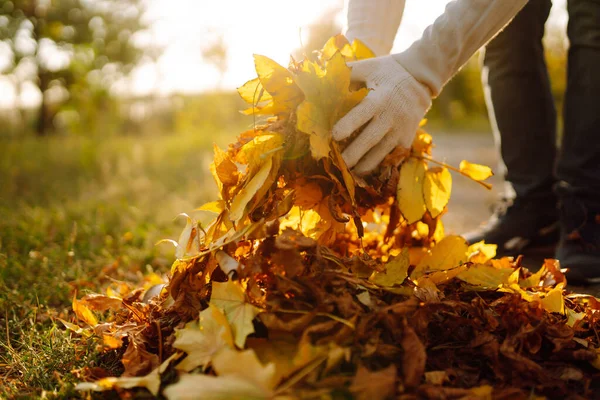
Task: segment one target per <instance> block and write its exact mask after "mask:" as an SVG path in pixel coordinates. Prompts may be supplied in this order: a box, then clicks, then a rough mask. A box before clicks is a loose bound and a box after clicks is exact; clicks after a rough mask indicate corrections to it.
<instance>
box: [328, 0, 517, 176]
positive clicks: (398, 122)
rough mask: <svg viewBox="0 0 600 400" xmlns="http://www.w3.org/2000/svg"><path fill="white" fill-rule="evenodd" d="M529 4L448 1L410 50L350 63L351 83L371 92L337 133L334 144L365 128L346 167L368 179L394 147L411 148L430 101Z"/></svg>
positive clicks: (510, 0) (352, 146)
mask: <svg viewBox="0 0 600 400" xmlns="http://www.w3.org/2000/svg"><path fill="white" fill-rule="evenodd" d="M527 1H528V0H453V1H450V2H449V3H448V4H447V5H446V9H445V11H444V13H443V14H442V15H440V16H439V17H438V19H437V20H436V21H435V22H434V23H433V24H432V25H430V26H429V27H428V28H427V29H425V32H423V36H422V37H421V39H419V40H417V41H416V42H414V43H413V44H412V45H411V46H410V47H409V48H408V49H407V50H405V51H403V52H402V53H398V54H393V55H391V56H385V57H377V58H373V59H369V60H365V61H358V62H356V63H352V64H351V66H352V78H353V80H357V81H363V82H365V84H366V85H367V87H368V88H370V89H372V90H371V92H370V93H369V94H368V95H367V97H365V99H364V100H363V101H362V102H361V103H359V104H358V105H357V106H356V107H355V108H354V109H352V110H350V112H349V113H348V114H347V115H345V116H344V117H343V118H342V119H341V120H340V121H338V123H337V124H336V125H335V126H334V127H333V137H334V139H335V140H343V139H345V138H348V137H350V136H351V135H352V134H353V133H354V132H355V131H356V130H357V129H359V128H360V127H361V126H363V125H366V126H365V127H364V130H362V131H361V132H360V133H359V135H358V137H356V138H354V139H353V140H352V142H351V143H350V144H349V145H348V147H347V148H346V149H345V150H344V152H343V153H342V156H343V157H344V160H345V161H346V162H347V163H348V166H350V167H355V168H354V171H355V172H356V173H359V174H364V173H368V172H371V171H372V170H374V169H375V168H376V167H377V165H378V164H379V163H380V162H381V161H382V160H383V159H384V158H385V156H386V155H387V154H388V153H389V152H391V151H392V150H393V149H394V147H396V146H398V145H402V146H405V147H409V146H410V144H411V141H412V139H413V136H414V134H415V132H416V129H417V127H418V124H419V121H420V120H421V118H422V117H423V116H424V115H425V112H426V111H427V109H428V108H429V106H430V104H431V99H432V97H435V96H437V95H438V94H439V93H440V91H441V90H442V88H443V87H444V85H445V84H446V82H448V80H450V78H452V77H453V76H454V75H455V74H456V73H457V72H458V71H459V70H460V68H461V67H462V66H463V65H464V64H465V63H466V62H467V61H468V60H469V58H471V56H473V54H475V52H476V51H477V50H479V49H480V48H481V47H482V46H484V45H485V44H486V43H487V42H488V41H490V40H491V39H492V38H493V37H494V36H495V35H496V34H497V33H498V32H499V31H500V30H501V29H502V28H503V27H504V26H506V24H508V23H509V22H510V20H511V19H512V18H513V17H514V16H515V15H516V14H517V12H519V10H521V8H523V7H524V6H525V4H527ZM374 4H380V2H379V1H378V2H375V3H374ZM381 4H383V3H381ZM379 6H380V7H381V6H382V5H379Z"/></svg>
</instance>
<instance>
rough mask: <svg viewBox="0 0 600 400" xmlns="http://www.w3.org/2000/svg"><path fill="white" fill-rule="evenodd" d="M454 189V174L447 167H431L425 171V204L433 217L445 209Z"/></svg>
mask: <svg viewBox="0 0 600 400" xmlns="http://www.w3.org/2000/svg"><path fill="white" fill-rule="evenodd" d="M451 191H452V175H450V171H448V169H447V168H441V167H436V168H431V169H430V170H428V171H427V172H425V183H424V185H423V197H424V198H425V205H426V206H427V209H428V210H429V213H430V214H431V216H432V217H433V218H435V217H437V216H438V215H440V214H441V213H442V211H444V208H446V205H447V204H448V201H449V200H450V193H451Z"/></svg>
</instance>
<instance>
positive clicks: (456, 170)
mask: <svg viewBox="0 0 600 400" xmlns="http://www.w3.org/2000/svg"><path fill="white" fill-rule="evenodd" d="M411 157H415V158H420V159H421V160H427V161H429V162H432V163H434V164H437V165H441V166H442V167H446V168H448V169H449V170H452V171H454V172H458V173H459V174H461V175H462V176H466V177H467V178H469V179H470V180H472V181H473V182H477V183H479V184H480V185H481V186H483V187H484V188H486V189H487V190H492V185H490V184H489V183H485V182H482V181H478V180H476V179H473V178H472V177H470V176H469V175H468V174H465V173H464V172H462V171H461V170H460V169H458V168H456V167H453V166H452V165H449V164H446V163H445V162H443V161H437V160H434V159H433V158H431V157H428V156H416V155H413V156H411Z"/></svg>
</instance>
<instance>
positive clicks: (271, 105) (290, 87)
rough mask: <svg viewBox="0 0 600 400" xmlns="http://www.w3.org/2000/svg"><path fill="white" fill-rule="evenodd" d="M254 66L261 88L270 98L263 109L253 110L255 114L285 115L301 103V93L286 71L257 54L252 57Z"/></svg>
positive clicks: (292, 77) (290, 74) (291, 76)
mask: <svg viewBox="0 0 600 400" xmlns="http://www.w3.org/2000/svg"><path fill="white" fill-rule="evenodd" d="M254 66H255V68H256V73H257V74H258V79H259V80H260V83H261V85H262V87H263V88H264V89H265V90H266V91H267V92H268V93H269V94H270V95H271V97H272V99H271V100H270V101H268V102H267V104H266V105H265V106H264V107H258V108H257V109H255V111H254V112H255V113H257V114H274V115H279V114H285V113H287V112H289V111H290V110H292V109H294V108H295V107H296V106H297V105H298V104H299V103H300V102H301V101H302V98H303V95H302V91H301V90H300V89H299V88H298V86H297V85H296V83H295V82H294V76H293V75H292V73H291V72H290V71H289V70H288V69H286V68H284V67H282V66H281V65H279V64H277V63H276V62H275V61H273V60H271V59H270V58H268V57H265V56H261V55H257V54H255V55H254Z"/></svg>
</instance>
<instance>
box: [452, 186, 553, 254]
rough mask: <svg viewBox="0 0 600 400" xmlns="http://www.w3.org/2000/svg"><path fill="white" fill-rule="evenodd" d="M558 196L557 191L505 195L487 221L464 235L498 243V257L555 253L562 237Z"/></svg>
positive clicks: (470, 240)
mask: <svg viewBox="0 0 600 400" xmlns="http://www.w3.org/2000/svg"><path fill="white" fill-rule="evenodd" d="M549 198H551V200H550V201H549V200H548V199H549ZM554 198H555V197H554V196H553V195H552V196H544V197H537V196H536V197H535V198H527V199H523V198H518V197H517V198H515V199H514V200H511V199H506V198H503V199H501V201H500V202H499V203H498V205H497V206H496V208H495V211H494V213H493V215H492V216H491V217H490V219H489V220H488V221H487V223H485V225H483V226H482V227H480V228H478V229H475V230H473V231H471V232H467V233H466V234H464V235H463V237H464V238H465V240H466V241H467V242H468V243H470V244H473V243H477V242H480V241H482V240H484V241H485V242H486V243H490V244H496V245H498V249H497V251H496V254H497V256H498V257H505V256H513V257H516V256H518V255H521V254H523V255H545V256H547V257H552V256H553V255H554V251H555V249H556V245H557V244H558V240H559V237H560V232H559V224H558V210H557V208H556V203H555V202H554Z"/></svg>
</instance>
